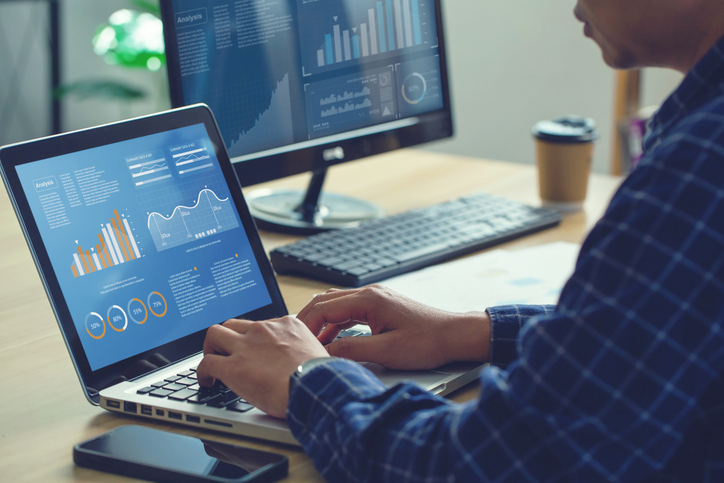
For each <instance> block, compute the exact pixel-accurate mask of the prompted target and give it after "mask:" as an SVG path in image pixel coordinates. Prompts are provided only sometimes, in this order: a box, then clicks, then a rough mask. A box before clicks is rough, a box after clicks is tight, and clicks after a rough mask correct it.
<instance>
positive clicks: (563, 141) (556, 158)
mask: <svg viewBox="0 0 724 483" xmlns="http://www.w3.org/2000/svg"><path fill="white" fill-rule="evenodd" d="M533 137H534V138H535V141H536V164H537V166H538V187H539V190H540V197H541V201H542V204H543V206H544V207H547V208H553V209H556V210H558V211H564V212H573V211H578V210H580V209H581V208H582V207H583V202H584V200H585V199H586V191H587V190H588V175H589V173H590V172H591V161H592V159H593V142H594V141H595V140H596V139H598V132H597V131H596V123H595V122H594V121H593V119H588V118H583V117H578V116H566V117H561V118H558V119H554V120H551V121H541V122H539V123H537V124H536V125H535V126H533Z"/></svg>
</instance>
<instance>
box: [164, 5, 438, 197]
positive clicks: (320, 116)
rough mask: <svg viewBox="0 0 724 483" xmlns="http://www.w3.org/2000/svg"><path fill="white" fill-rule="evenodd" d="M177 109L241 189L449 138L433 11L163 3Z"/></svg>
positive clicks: (429, 7) (429, 8)
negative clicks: (193, 107) (211, 136)
mask: <svg viewBox="0 0 724 483" xmlns="http://www.w3.org/2000/svg"><path fill="white" fill-rule="evenodd" d="M161 7H162V16H163V20H164V33H165V39H166V50H167V57H168V71H169V85H170V89H171V98H172V102H173V104H174V107H178V106H181V105H188V104H193V103H197V102H203V103H206V104H208V105H209V106H210V107H211V109H212V111H213V112H214V114H215V116H216V119H217V122H218V124H219V127H220V130H221V133H222V136H223V138H224V142H225V144H226V147H227V149H228V151H229V154H230V156H231V158H232V162H234V163H235V168H236V170H237V172H238V174H239V179H240V181H241V183H242V185H244V186H248V185H253V184H257V183H260V182H264V181H269V180H273V179H277V178H281V177H284V176H289V175H293V174H297V173H301V172H305V171H315V170H321V169H325V168H327V167H329V166H331V165H335V164H338V163H341V162H345V161H351V160H354V159H358V158H361V157H365V156H370V155H373V154H378V153H382V152H386V151H390V150H393V149H398V148H402V147H407V146H412V145H416V144H420V143H423V142H428V141H432V140H435V139H440V138H444V137H448V136H451V135H452V120H451V112H450V100H449V95H448V79H447V70H446V62H445V51H444V40H443V35H442V19H441V6H440V2H439V0H438V1H434V0H205V1H199V0H163V1H162V2H161Z"/></svg>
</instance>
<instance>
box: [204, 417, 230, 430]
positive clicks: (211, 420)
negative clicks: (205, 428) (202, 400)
mask: <svg viewBox="0 0 724 483" xmlns="http://www.w3.org/2000/svg"><path fill="white" fill-rule="evenodd" d="M204 422H205V423H206V424H213V425H216V426H223V427H225V428H233V426H232V425H231V424H230V423H222V422H221V421H214V420H213V419H204Z"/></svg>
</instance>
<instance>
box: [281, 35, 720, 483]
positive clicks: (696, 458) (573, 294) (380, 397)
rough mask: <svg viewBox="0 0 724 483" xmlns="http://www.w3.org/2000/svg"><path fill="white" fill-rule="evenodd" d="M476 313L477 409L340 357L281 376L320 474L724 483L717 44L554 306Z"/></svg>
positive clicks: (653, 133) (672, 102)
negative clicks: (389, 384) (485, 355)
mask: <svg viewBox="0 0 724 483" xmlns="http://www.w3.org/2000/svg"><path fill="white" fill-rule="evenodd" d="M548 310H550V313H545V312H546V311H548ZM488 311H489V313H490V315H491V318H492V320H493V363H494V364H493V365H491V366H490V367H487V368H486V369H484V370H483V371H482V373H481V375H480V387H481V394H480V398H479V399H477V400H475V401H472V402H469V403H466V404H456V403H453V402H450V401H448V400H445V399H443V398H439V397H436V396H433V395H431V394H429V393H427V392H425V391H423V390H422V389H419V388H418V387H416V386H414V385H412V384H403V385H399V386H396V387H393V388H391V389H387V388H385V387H384V386H383V385H382V384H381V383H380V382H379V381H378V380H377V379H375V377H374V376H373V375H371V374H370V373H368V372H367V371H365V370H364V369H362V368H361V367H360V366H358V365H356V364H353V363H351V362H348V361H343V360H333V361H330V362H329V363H326V364H323V365H321V366H319V367H317V368H315V369H314V370H313V371H311V372H310V373H309V374H308V375H306V376H305V377H303V378H301V379H300V380H295V379H293V381H292V384H291V393H290V403H289V410H288V420H289V424H290V426H291V428H292V431H293V432H294V434H295V436H296V437H297V439H298V440H299V441H300V442H301V443H302V445H303V446H304V448H305V450H306V451H307V453H308V454H309V455H310V456H311V457H312V458H313V460H314V464H315V466H316V467H317V468H318V469H319V470H320V471H321V473H322V474H323V475H324V476H325V477H326V478H328V479H329V480H333V481H351V480H360V481H375V482H376V481H394V482H399V481H430V482H434V481H486V482H487V481H490V482H503V481H506V482H546V481H556V482H557V481H572V482H573V481H575V482H596V481H646V482H649V481H650V482H722V481H724V379H723V378H722V371H723V370H724V328H723V327H722V322H724V39H723V40H722V41H720V42H719V43H718V44H717V45H716V46H715V47H714V48H713V49H712V50H711V51H710V52H709V53H708V54H707V55H706V56H705V57H704V58H703V59H702V60H701V61H700V62H699V64H698V65H697V66H696V67H695V68H694V69H693V70H692V71H691V72H690V73H689V74H688V75H687V77H686V78H685V80H684V82H683V83H682V85H681V86H680V87H679V88H678V89H677V91H676V92H675V93H674V94H672V96H671V97H670V98H669V99H668V100H667V101H666V102H665V104H664V105H663V106H662V107H661V109H660V110H659V112H658V113H657V115H656V116H655V118H654V119H653V120H652V123H651V125H650V133H649V135H648V136H647V137H646V139H645V155H644V157H643V158H642V160H641V161H640V163H639V165H638V166H637V167H636V169H635V170H634V171H633V172H632V173H631V174H630V175H629V176H628V178H627V179H626V180H625V181H624V183H623V184H622V186H621V188H620V189H619V191H618V192H617V193H616V195H615V197H614V198H613V200H612V202H611V205H610V206H609V208H608V210H607V211H606V214H605V215H604V217H603V218H602V219H601V220H600V221H599V222H598V224H597V225H596V226H595V228H594V229H593V230H592V232H591V233H590V235H589V236H588V238H587V240H586V241H585V243H584V244H583V246H582V249H581V253H580V256H579V259H578V262H577V265H576V269H575V272H574V274H573V276H572V277H571V279H570V280H569V281H568V282H567V284H566V285H565V287H564V289H563V292H562V293H561V297H560V300H559V303H558V305H557V306H556V307H555V308H550V307H498V308H491V309H488ZM496 364H497V365H498V366H505V365H507V368H506V369H505V370H503V369H501V368H500V367H496Z"/></svg>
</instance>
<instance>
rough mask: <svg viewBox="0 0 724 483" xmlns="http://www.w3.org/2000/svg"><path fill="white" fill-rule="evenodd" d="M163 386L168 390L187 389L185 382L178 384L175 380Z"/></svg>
mask: <svg viewBox="0 0 724 483" xmlns="http://www.w3.org/2000/svg"><path fill="white" fill-rule="evenodd" d="M163 388H164V389H166V390H167V391H180V390H181V389H186V386H184V385H183V384H176V383H174V382H171V383H169V384H166V385H165V386H163Z"/></svg>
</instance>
